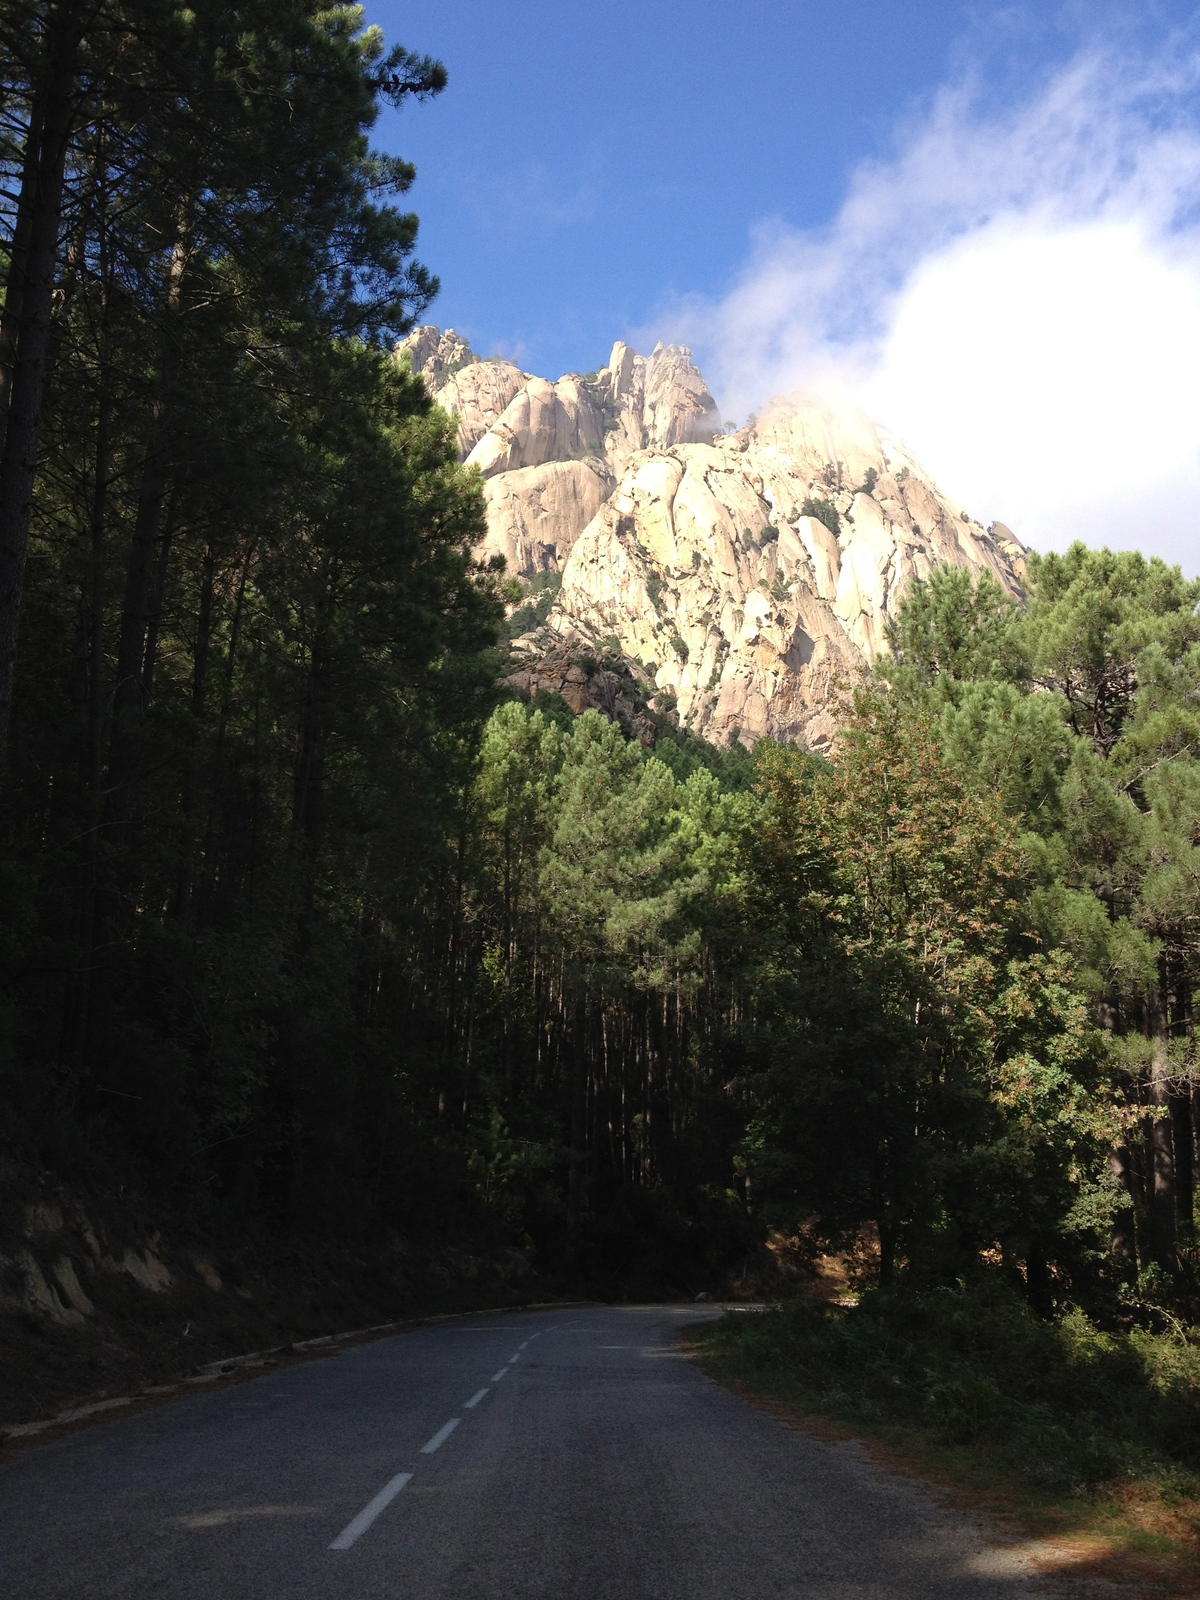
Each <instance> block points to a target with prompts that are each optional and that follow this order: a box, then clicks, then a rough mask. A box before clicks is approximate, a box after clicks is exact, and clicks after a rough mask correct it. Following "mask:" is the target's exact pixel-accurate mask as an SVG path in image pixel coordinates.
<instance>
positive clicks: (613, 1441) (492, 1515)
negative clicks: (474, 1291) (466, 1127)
mask: <svg viewBox="0 0 1200 1600" xmlns="http://www.w3.org/2000/svg"><path fill="white" fill-rule="evenodd" d="M706 1314H709V1315H711V1313H710V1312H709V1313H706V1312H705V1311H704V1310H702V1309H701V1308H696V1309H695V1310H692V1309H689V1308H687V1307H662V1306H655V1307H642V1308H622V1309H599V1310H591V1309H589V1310H583V1311H559V1312H556V1313H555V1312H552V1313H547V1312H540V1313H526V1314H521V1315H511V1316H503V1317H494V1318H488V1319H487V1320H478V1321H473V1320H468V1321H464V1322H459V1323H449V1324H443V1325H441V1326H439V1327H436V1328H427V1329H421V1330H418V1331H415V1332H412V1333H407V1334H403V1335H400V1336H399V1337H396V1338H391V1339H384V1340H380V1341H379V1342H377V1343H374V1344H365V1345H359V1346H356V1347H353V1348H349V1349H346V1350H344V1351H342V1352H341V1353H340V1354H338V1355H336V1356H331V1357H330V1358H329V1359H327V1360H324V1361H318V1362H312V1363H308V1364H305V1365H298V1366H293V1367H290V1368H283V1369H280V1370H278V1371H276V1372H274V1373H272V1374H270V1375H268V1376H265V1377H262V1378H258V1379H256V1380H255V1381H253V1382H251V1383H243V1384H238V1385H236V1386H234V1387H230V1388H227V1389H224V1390H216V1391H211V1392H205V1393H201V1394H196V1395H195V1396H191V1397H189V1398H188V1399H186V1400H182V1401H179V1402H176V1403H174V1404H170V1405H166V1406H162V1407H160V1408H158V1409H156V1410H152V1411H146V1412H143V1413H141V1414H140V1415H135V1416H130V1417H126V1418H124V1419H121V1420H118V1421H113V1422H109V1423H105V1424H103V1425H100V1426H97V1427H94V1428H90V1429H88V1430H87V1431H86V1432H82V1433H78V1434H75V1435H72V1436H69V1437H65V1438H61V1439H59V1440H57V1441H55V1442H53V1443H50V1444H47V1445H43V1446H41V1447H39V1448H37V1449H33V1450H29V1451H26V1452H24V1453H23V1454H21V1455H18V1456H16V1457H15V1458H14V1459H13V1460H11V1461H10V1462H8V1463H7V1464H6V1465H5V1466H3V1467H2V1468H0V1595H2V1596H3V1600H117V1597H120V1600H158V1597H164V1600H384V1597H387V1600H435V1597H436V1600H768V1597H771V1600H774V1597H781V1600H783V1597H786V1600H1010V1597H1011V1600H1016V1597H1023V1596H1026V1595H1031V1594H1034V1593H1038V1592H1040V1591H1039V1590H1038V1589H1037V1587H1036V1585H1034V1584H1033V1583H1032V1581H1031V1580H1030V1579H1029V1578H1027V1577H1026V1576H1025V1575H1024V1573H1023V1572H1022V1570H1021V1569H1020V1563H1019V1561H1017V1560H1016V1558H1015V1557H1013V1556H1012V1555H1011V1554H1006V1553H1005V1551H1004V1550H1003V1549H1002V1548H999V1549H997V1548H995V1547H993V1546H990V1545H989V1544H988V1543H987V1540H986V1537H985V1536H984V1535H983V1534H982V1533H981V1531H980V1529H979V1528H978V1527H976V1526H975V1525H974V1524H973V1523H972V1522H971V1521H970V1520H969V1519H967V1518H965V1517H961V1516H958V1515H955V1514H951V1513H949V1512H946V1511H943V1510H939V1509H938V1507H937V1506H936V1505H935V1503H934V1502H933V1500H932V1499H931V1498H929V1497H928V1496H927V1495H926V1494H925V1492H924V1491H922V1490H921V1489H920V1488H919V1486H917V1485H915V1484H913V1483H911V1482H908V1481H906V1480H904V1479H900V1478H895V1477H891V1476H888V1475H887V1474H885V1473H882V1472H880V1471H878V1470H877V1469H875V1468H874V1467H873V1466H871V1464H870V1463H869V1462H868V1461H867V1460H866V1458H865V1456H864V1455H863V1453H862V1452H861V1451H860V1450H859V1449H858V1447H857V1446H855V1445H853V1444H840V1445H830V1444H824V1443H821V1442H819V1441H817V1440H814V1439H810V1438H807V1437H805V1436H804V1435H801V1434H799V1433H796V1432H794V1431H791V1430H789V1429H787V1428H785V1427H784V1426H783V1425H782V1424H781V1423H780V1422H778V1421H776V1420H775V1419H774V1418H772V1417H769V1416H766V1415H763V1414H762V1413H760V1412H758V1411H755V1410H754V1409H753V1408H752V1407H750V1406H749V1405H747V1404H745V1403H744V1402H743V1401H741V1400H738V1399H736V1398H735V1397H734V1396H733V1395H731V1394H729V1393H728V1392H727V1391H726V1390H724V1389H722V1388H720V1387H719V1386H718V1385H717V1384H715V1383H713V1382H711V1381H710V1380H709V1379H707V1378H705V1377H704V1375H703V1374H702V1373H701V1372H699V1371H698V1370H697V1369H696V1367H695V1366H694V1365H692V1364H691V1363H690V1362H688V1361H687V1359H686V1358H684V1357H683V1356H681V1355H680V1354H679V1353H678V1351H677V1349H676V1347H675V1342H674V1339H675V1334H676V1332H677V1330H678V1329H679V1327H680V1326H681V1325H682V1324H685V1323H687V1322H689V1321H694V1320H696V1319H698V1318H700V1317H703V1316H704V1315H706Z"/></svg>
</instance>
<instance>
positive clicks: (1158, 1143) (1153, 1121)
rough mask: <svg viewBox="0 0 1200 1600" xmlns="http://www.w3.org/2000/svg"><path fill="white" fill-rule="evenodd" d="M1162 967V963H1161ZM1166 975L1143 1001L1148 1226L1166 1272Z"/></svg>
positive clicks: (1169, 1243) (1170, 1181)
mask: <svg viewBox="0 0 1200 1600" xmlns="http://www.w3.org/2000/svg"><path fill="white" fill-rule="evenodd" d="M1160 967H1161V963H1160ZM1164 977H1165V974H1163V973H1162V972H1161V971H1160V975H1159V982H1158V983H1156V984H1155V985H1154V986H1153V987H1152V989H1151V991H1150V994H1149V995H1148V997H1147V1001H1146V1031H1147V1033H1148V1035H1149V1038H1150V1052H1151V1053H1150V1079H1149V1084H1148V1089H1149V1098H1150V1105H1151V1108H1152V1110H1153V1111H1154V1112H1155V1113H1156V1115H1154V1116H1152V1117H1151V1118H1150V1126H1149V1134H1148V1139H1147V1143H1148V1145H1149V1156H1150V1170H1151V1194H1150V1225H1151V1233H1152V1244H1153V1249H1154V1259H1155V1260H1156V1261H1157V1262H1158V1264H1159V1266H1161V1267H1164V1268H1165V1269H1166V1270H1167V1271H1168V1272H1174V1271H1175V1269H1176V1266H1177V1257H1176V1248H1175V1241H1176V1235H1175V1205H1176V1199H1175V1153H1174V1141H1173V1139H1172V1137H1171V1133H1172V1130H1171V1114H1170V1113H1171V1083H1170V1057H1169V1054H1168V1049H1167V1047H1168V1044H1169V1042H1170V1028H1169V1023H1168V1018H1167V998H1166V986H1165V982H1164Z"/></svg>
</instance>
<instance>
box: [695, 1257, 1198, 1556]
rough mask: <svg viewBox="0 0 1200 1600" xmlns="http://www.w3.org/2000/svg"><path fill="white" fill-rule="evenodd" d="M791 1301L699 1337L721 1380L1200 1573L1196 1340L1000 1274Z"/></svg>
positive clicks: (1055, 1529) (729, 1320) (1086, 1531)
mask: <svg viewBox="0 0 1200 1600" xmlns="http://www.w3.org/2000/svg"><path fill="white" fill-rule="evenodd" d="M847 1298H848V1300H849V1301H850V1302H852V1303H842V1304H839V1303H836V1302H835V1303H831V1302H829V1301H825V1300H821V1299H818V1298H816V1297H815V1296H813V1295H802V1296H797V1297H795V1298H791V1299H789V1300H787V1301H786V1302H783V1303H782V1304H780V1305H777V1306H775V1307H772V1308H770V1309H768V1310H766V1311H765V1312H764V1313H762V1314H746V1313H745V1312H740V1313H726V1315H725V1316H724V1317H722V1318H721V1319H720V1320H719V1321H717V1322H714V1323H712V1324H710V1325H708V1326H706V1327H704V1328H702V1329H700V1330H699V1331H698V1332H696V1333H694V1334H693V1336H692V1338H693V1341H694V1349H695V1353H696V1354H697V1355H698V1357H699V1359H700V1361H701V1363H702V1364H703V1365H704V1367H705V1368H706V1370H708V1371H709V1372H710V1373H711V1374H712V1375H713V1376H714V1377H717V1378H718V1379H721V1380H724V1381H727V1382H731V1383H733V1384H734V1385H735V1386H737V1387H739V1388H740V1389H741V1390H742V1391H743V1392H746V1393H749V1394H751V1395H753V1396H757V1397H760V1398H762V1399H764V1400H766V1401H768V1402H774V1403H776V1404H779V1405H782V1406H783V1407H785V1408H788V1409H790V1410H792V1411H794V1412H795V1413H796V1414H797V1415H799V1416H801V1417H806V1418H813V1417H816V1418H821V1419H827V1420H829V1421H831V1422H833V1423H834V1424H835V1425H836V1424H841V1425H843V1426H844V1427H845V1428H846V1429H847V1430H848V1431H849V1433H850V1434H852V1435H854V1436H857V1437H860V1438H866V1439H870V1440H875V1441H878V1442H879V1443H881V1444H882V1445H884V1446H886V1447H889V1448H890V1449H891V1450H892V1451H894V1452H896V1455H897V1457H898V1458H900V1459H901V1460H902V1461H904V1462H906V1463H907V1464H909V1465H910V1466H911V1467H912V1468H915V1470H917V1471H918V1472H920V1473H922V1474H925V1475H928V1476H929V1477H931V1478H933V1479H934V1480H936V1481H939V1482H941V1483H944V1484H946V1485H948V1486H952V1487H955V1488H961V1489H965V1490H967V1491H973V1492H975V1493H977V1494H982V1495H985V1496H989V1497H990V1503H991V1505H992V1506H994V1507H997V1508H999V1509H1002V1510H1006V1511H1009V1512H1012V1513H1015V1514H1016V1515H1017V1516H1018V1517H1019V1518H1020V1519H1021V1520H1022V1521H1023V1522H1024V1523H1025V1524H1026V1525H1027V1526H1029V1527H1030V1528H1031V1529H1032V1530H1034V1531H1036V1532H1038V1533H1040V1534H1043V1535H1058V1536H1068V1535H1081V1534H1083V1535H1093V1536H1097V1537H1099V1538H1101V1539H1105V1540H1108V1541H1111V1542H1112V1544H1113V1545H1114V1546H1115V1547H1116V1548H1118V1549H1121V1550H1126V1551H1130V1552H1134V1553H1137V1554H1141V1555H1145V1556H1150V1557H1154V1556H1158V1557H1164V1556H1165V1557H1173V1558H1174V1564H1177V1565H1178V1568H1179V1570H1180V1571H1181V1572H1184V1573H1186V1572H1192V1573H1193V1574H1194V1575H1195V1576H1196V1577H1197V1579H1198V1580H1200V1345H1198V1344H1197V1342H1196V1340H1195V1338H1194V1336H1193V1335H1192V1333H1191V1330H1189V1329H1187V1328H1185V1327H1183V1326H1182V1325H1180V1324H1178V1323H1175V1322H1173V1321H1172V1320H1170V1319H1165V1320H1164V1319H1161V1318H1160V1319H1159V1326H1158V1327H1157V1328H1156V1329H1155V1328H1149V1327H1140V1326H1136V1325H1135V1326H1127V1327H1125V1328H1124V1329H1102V1328H1100V1327H1098V1326H1097V1325H1096V1323H1095V1322H1093V1321H1091V1320H1090V1319H1089V1318H1088V1317H1087V1316H1086V1315H1085V1314H1084V1313H1083V1312H1082V1311H1081V1310H1079V1309H1078V1308H1073V1309H1069V1310H1065V1311H1064V1312H1063V1313H1062V1314H1061V1315H1059V1316H1058V1317H1056V1318H1054V1319H1053V1320H1044V1319H1042V1318H1040V1317H1038V1316H1036V1315H1034V1314H1033V1313H1031V1311H1030V1309H1029V1307H1028V1304H1027V1303H1026V1301H1025V1299H1024V1297H1023V1296H1022V1295H1021V1294H1019V1293H1017V1292H1015V1291H1014V1290H1013V1289H1012V1288H1011V1287H1010V1286H1008V1285H1005V1284H1003V1283H1001V1282H988V1281H986V1280H985V1281H983V1282H981V1283H978V1284H975V1285H972V1286H970V1287H965V1286H961V1285H960V1286H956V1287H941V1288H934V1289H927V1290H916V1289H912V1288H906V1289H900V1290H880V1289H871V1290H868V1291H867V1292H865V1293H863V1294H862V1295H861V1296H858V1297H854V1296H849V1297H847Z"/></svg>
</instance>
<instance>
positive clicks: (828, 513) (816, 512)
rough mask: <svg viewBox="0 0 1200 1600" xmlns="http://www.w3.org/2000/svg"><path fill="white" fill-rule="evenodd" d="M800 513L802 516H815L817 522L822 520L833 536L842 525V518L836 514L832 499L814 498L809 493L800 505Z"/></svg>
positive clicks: (835, 535) (836, 510)
mask: <svg viewBox="0 0 1200 1600" xmlns="http://www.w3.org/2000/svg"><path fill="white" fill-rule="evenodd" d="M800 515H801V516H802V517H815V518H816V519H817V521H818V522H823V523H824V524H825V526H826V527H827V528H828V529H829V531H830V533H832V534H833V536H834V537H835V538H836V537H837V534H838V530H839V529H840V528H841V525H842V519H841V517H840V516H839V515H838V509H837V507H836V506H835V505H834V503H833V501H832V500H821V499H815V498H814V497H813V496H812V495H809V497H808V499H807V500H805V502H804V504H803V505H802V506H801V507H800Z"/></svg>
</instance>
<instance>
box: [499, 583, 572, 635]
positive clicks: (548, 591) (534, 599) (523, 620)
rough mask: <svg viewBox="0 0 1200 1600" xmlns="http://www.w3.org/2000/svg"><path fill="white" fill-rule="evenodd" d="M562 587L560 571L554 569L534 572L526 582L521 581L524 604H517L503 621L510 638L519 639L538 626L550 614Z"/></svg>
mask: <svg viewBox="0 0 1200 1600" xmlns="http://www.w3.org/2000/svg"><path fill="white" fill-rule="evenodd" d="M561 588H562V573H561V572H558V571H556V570H554V569H548V570H547V571H545V572H536V573H534V575H533V577H532V578H530V579H529V581H528V582H527V583H521V592H522V594H523V595H524V596H526V597H527V598H526V601H525V604H524V605H521V606H518V607H517V609H516V610H515V611H514V612H513V613H512V615H511V616H510V617H509V618H508V620H507V622H506V623H505V629H506V631H507V633H508V637H509V638H510V639H519V638H520V636H521V635H522V634H523V633H531V632H532V631H533V630H534V629H535V628H540V627H541V626H542V624H543V623H544V622H545V620H546V618H547V617H548V616H549V615H550V612H551V609H552V607H553V605H554V601H555V599H556V597H557V595H558V592H559V590H560V589H561Z"/></svg>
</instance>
